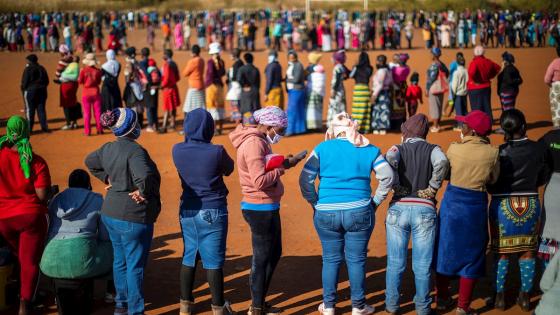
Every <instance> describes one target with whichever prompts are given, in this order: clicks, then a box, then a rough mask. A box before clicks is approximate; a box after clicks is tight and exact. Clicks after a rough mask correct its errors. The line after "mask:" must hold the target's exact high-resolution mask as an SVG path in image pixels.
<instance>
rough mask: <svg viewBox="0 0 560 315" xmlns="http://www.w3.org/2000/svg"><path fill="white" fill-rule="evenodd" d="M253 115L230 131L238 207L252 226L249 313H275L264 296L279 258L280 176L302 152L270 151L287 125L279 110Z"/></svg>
mask: <svg viewBox="0 0 560 315" xmlns="http://www.w3.org/2000/svg"><path fill="white" fill-rule="evenodd" d="M253 116H254V121H253V122H251V123H247V122H245V123H244V124H241V125H239V126H237V128H236V129H235V130H234V131H233V132H232V133H231V134H230V135H229V137H230V139H231V142H232V143H233V146H234V147H235V148H236V149H237V172H238V173H239V181H240V184H241V192H242V193H243V199H242V202H241V210H242V211H243V218H244V219H245V221H247V223H248V224H249V226H250V227H251V237H252V245H253V262H252V265H251V266H252V267H251V275H250V283H251V297H252V304H251V307H250V308H249V312H248V314H249V315H261V314H263V315H264V314H276V313H279V312H280V311H279V310H277V309H274V308H272V307H271V306H269V305H268V304H265V298H266V293H267V290H268V287H269V285H270V281H271V279H272V274H273V273H274V269H275V268H276V265H278V261H279V260H280V256H282V228H281V224H280V200H281V199H282V195H284V186H283V185H282V181H281V180H280V177H281V176H282V175H284V172H285V171H286V170H287V169H289V168H291V167H293V166H295V165H296V164H297V163H299V161H301V160H302V159H303V158H304V157H305V152H302V153H301V154H298V155H297V156H295V157H292V156H288V158H287V159H284V158H283V157H282V156H279V155H275V154H272V148H271V145H272V144H276V143H278V142H279V141H280V139H281V138H282V135H284V133H285V132H286V127H287V126H288V117H287V116H286V113H285V112H284V111H283V110H282V109H280V108H279V107H276V106H269V107H265V108H263V109H260V110H258V111H256V112H255V113H254V114H253ZM282 160H283V162H282ZM276 161H278V163H276Z"/></svg>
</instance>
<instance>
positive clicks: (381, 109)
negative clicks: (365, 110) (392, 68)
mask: <svg viewBox="0 0 560 315" xmlns="http://www.w3.org/2000/svg"><path fill="white" fill-rule="evenodd" d="M391 103H392V100H391V91H389V90H383V91H381V92H379V95H378V96H377V98H376V99H375V104H373V108H372V113H371V128H372V129H373V130H388V129H390V128H391Z"/></svg>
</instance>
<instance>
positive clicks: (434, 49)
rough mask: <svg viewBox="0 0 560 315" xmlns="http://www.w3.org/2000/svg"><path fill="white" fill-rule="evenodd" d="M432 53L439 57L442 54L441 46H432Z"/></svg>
mask: <svg viewBox="0 0 560 315" xmlns="http://www.w3.org/2000/svg"><path fill="white" fill-rule="evenodd" d="M432 55H434V56H436V57H439V56H441V49H440V48H439V47H434V48H432Z"/></svg>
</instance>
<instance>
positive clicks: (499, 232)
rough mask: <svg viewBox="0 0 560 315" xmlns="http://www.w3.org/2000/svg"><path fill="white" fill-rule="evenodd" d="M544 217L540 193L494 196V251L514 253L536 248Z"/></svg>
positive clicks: (492, 216)
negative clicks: (541, 221)
mask: <svg viewBox="0 0 560 315" xmlns="http://www.w3.org/2000/svg"><path fill="white" fill-rule="evenodd" d="M540 216H541V206H540V202H539V196H538V195H508V196H493V197H492V202H491V203H490V209H489V213H488V218H489V221H490V235H491V239H492V241H491V248H492V251H494V252H496V253H499V254H510V253H521V252H526V251H534V250H536V249H537V242H538V232H539V221H540Z"/></svg>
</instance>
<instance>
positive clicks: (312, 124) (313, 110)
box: [306, 92, 323, 130]
mask: <svg viewBox="0 0 560 315" xmlns="http://www.w3.org/2000/svg"><path fill="white" fill-rule="evenodd" d="M306 121H307V129H311V130H314V129H315V130H316V129H322V128H323V96H322V95H321V94H319V93H315V92H311V94H309V98H308V99H307V115H306Z"/></svg>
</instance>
